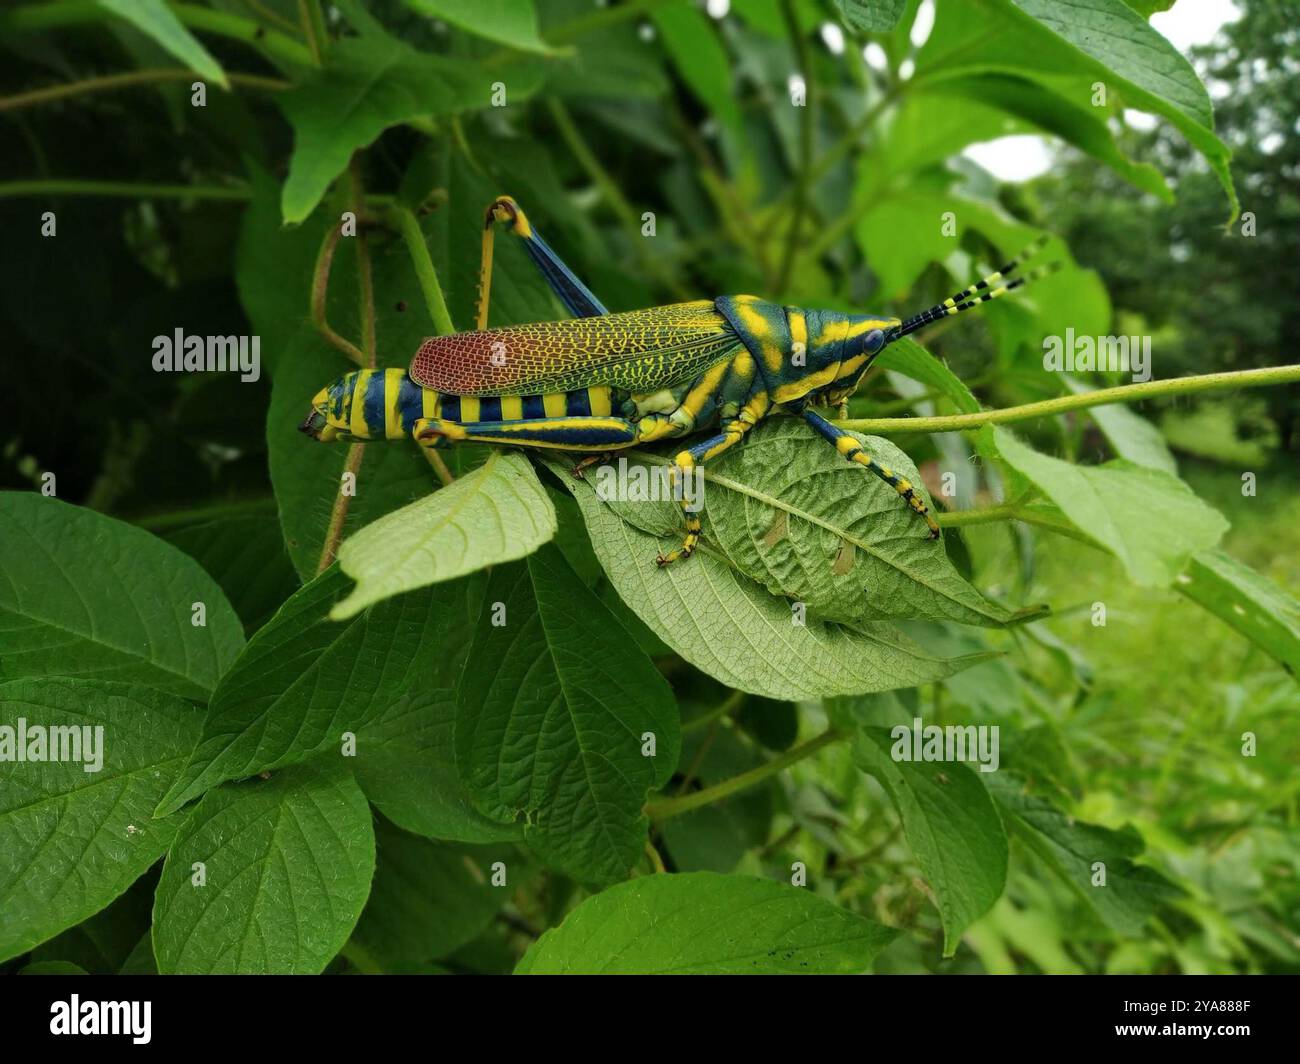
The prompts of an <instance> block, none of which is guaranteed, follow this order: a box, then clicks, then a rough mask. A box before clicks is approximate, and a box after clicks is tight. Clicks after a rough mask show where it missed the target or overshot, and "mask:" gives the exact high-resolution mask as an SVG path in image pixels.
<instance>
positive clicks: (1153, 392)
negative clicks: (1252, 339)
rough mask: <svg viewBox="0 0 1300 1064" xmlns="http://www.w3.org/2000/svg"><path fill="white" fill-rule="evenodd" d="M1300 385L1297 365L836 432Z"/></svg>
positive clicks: (921, 427)
mask: <svg viewBox="0 0 1300 1064" xmlns="http://www.w3.org/2000/svg"><path fill="white" fill-rule="evenodd" d="M1296 381H1300V365H1294V366H1267V367H1265V368H1263V369H1244V370H1235V371H1233V372H1229V373H1203V374H1199V375H1197V376H1193V377H1174V378H1172V379H1170V380H1163V381H1145V382H1143V383H1141V384H1121V385H1119V386H1118V387H1115V388H1100V389H1098V390H1097V391H1095V392H1084V393H1083V394H1081V395H1062V396H1060V397H1058V398H1056V399H1044V400H1042V401H1041V402H1037V403H1025V404H1024V405H1023V406H1010V407H1006V408H1005V409H1003V410H981V411H980V412H979V413H976V414H952V415H948V416H945V417H901V418H856V419H850V420H848V421H840V422H838V423H837V424H838V425H839V426H840V427H841V428H846V429H853V430H854V431H856V432H887V433H888V432H962V431H965V430H966V429H977V428H980V427H981V426H983V425H1003V424H1007V423H1008V422H1012V421H1030V420H1032V419H1034V418H1039V417H1049V416H1051V415H1053V414H1064V413H1066V412H1067V411H1070V410H1083V409H1086V408H1087V407H1090V406H1106V405H1107V404H1109V403H1116V402H1120V403H1135V402H1138V401H1140V400H1143V399H1152V398H1155V397H1156V396H1161V395H1192V394H1195V393H1196V392H1212V391H1218V390H1220V389H1224V388H1260V387H1264V386H1267V385H1271V384H1290V383H1292V382H1296Z"/></svg>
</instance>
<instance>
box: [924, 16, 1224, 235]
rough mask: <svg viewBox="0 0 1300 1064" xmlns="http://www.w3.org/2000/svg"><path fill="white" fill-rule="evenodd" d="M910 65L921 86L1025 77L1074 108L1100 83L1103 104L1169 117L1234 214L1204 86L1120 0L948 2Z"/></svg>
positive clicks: (1087, 99) (1087, 101)
mask: <svg viewBox="0 0 1300 1064" xmlns="http://www.w3.org/2000/svg"><path fill="white" fill-rule="evenodd" d="M990 26H996V27H997V29H996V32H990V31H989V27H990ZM916 68H917V69H916V74H915V79H916V80H917V81H921V80H925V81H929V82H934V81H937V80H947V79H949V78H956V77H960V76H965V75H970V74H976V75H984V74H994V73H996V74H1004V75H1008V76H1010V77H1015V78H1028V79H1031V80H1033V81H1035V82H1037V83H1038V84H1039V85H1041V86H1043V87H1044V88H1046V89H1048V90H1050V91H1051V92H1052V93H1054V94H1055V95H1057V96H1059V97H1062V98H1063V99H1064V100H1065V101H1066V105H1067V106H1069V107H1073V108H1082V107H1087V106H1091V104H1092V99H1093V93H1094V89H1093V86H1094V84H1096V83H1097V82H1101V83H1102V84H1104V85H1105V86H1106V88H1107V91H1108V94H1109V96H1108V99H1107V106H1108V107H1110V108H1117V107H1118V106H1121V105H1122V106H1125V107H1133V108H1137V109H1140V110H1143V111H1149V112H1151V113H1153V114H1158V115H1163V116H1164V117H1165V118H1167V119H1169V121H1170V122H1171V123H1172V124H1173V125H1174V126H1175V128H1177V129H1178V130H1179V132H1181V133H1182V134H1183V136H1185V137H1186V138H1187V139H1188V141H1189V142H1190V143H1191V144H1192V146H1193V147H1194V148H1196V150H1197V151H1199V152H1200V153H1201V154H1202V155H1203V156H1204V157H1205V159H1206V161H1207V162H1208V163H1209V165H1210V168H1211V169H1212V170H1213V171H1214V173H1215V176H1216V177H1217V178H1218V179H1219V182H1220V183H1221V184H1222V186H1223V189H1224V192H1225V193H1226V194H1227V196H1228V199H1229V202H1230V206H1231V212H1232V215H1233V216H1234V217H1235V215H1236V213H1237V208H1238V204H1237V196H1236V192H1235V190H1234V189H1233V184H1232V176H1231V174H1230V173H1229V171H1228V159H1229V156H1230V154H1231V153H1230V152H1229V150H1228V148H1227V146H1226V145H1225V144H1224V143H1223V142H1222V141H1221V140H1219V138H1218V137H1216V136H1215V135H1214V117H1213V108H1212V106H1211V104H1210V98H1209V95H1208V93H1207V92H1206V90H1205V87H1204V86H1203V85H1202V84H1201V83H1200V81H1199V80H1198V79H1197V77H1196V73H1195V71H1194V70H1193V69H1192V67H1191V64H1190V63H1188V62H1187V60H1186V59H1184V58H1183V57H1182V56H1181V55H1180V54H1179V53H1178V51H1177V49H1175V48H1174V46H1173V45H1171V44H1170V43H1169V42H1168V41H1167V40H1165V38H1163V37H1162V36H1160V34H1159V33H1157V32H1156V31H1155V30H1154V29H1152V28H1151V27H1150V26H1149V25H1147V23H1146V22H1145V21H1144V20H1143V19H1142V17H1141V16H1140V15H1138V14H1137V13H1135V12H1134V11H1132V10H1131V9H1130V8H1128V7H1127V6H1126V5H1125V4H1124V3H1123V2H1122V0H971V2H970V3H965V4H944V5H941V6H940V8H939V11H938V16H937V18H936V20H935V26H934V30H933V31H932V32H931V34H930V37H929V39H928V40H927V41H926V43H925V45H924V46H923V47H922V48H921V50H920V52H919V54H918V55H917V60H916ZM1126 176H1128V175H1126Z"/></svg>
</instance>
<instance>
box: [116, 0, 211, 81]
mask: <svg viewBox="0 0 1300 1064" xmlns="http://www.w3.org/2000/svg"><path fill="white" fill-rule="evenodd" d="M95 3H96V4H98V5H99V6H100V7H102V8H103V9H104V10H105V11H108V12H111V13H112V14H113V15H115V16H117V17H118V18H120V19H124V20H125V21H127V22H129V23H131V25H133V26H134V27H135V28H136V29H138V30H139V31H140V32H141V33H143V34H145V36H147V37H149V38H150V39H152V40H154V41H156V42H157V43H158V44H159V45H161V46H162V47H163V48H165V49H166V50H167V51H168V52H170V53H171V54H172V55H174V56H175V57H176V58H177V59H179V60H180V61H181V62H182V63H184V64H185V65H186V66H187V67H189V68H190V69H191V70H193V71H194V72H195V73H196V74H198V75H199V76H201V77H203V78H206V79H207V80H209V81H215V82H216V83H217V84H218V85H220V86H221V87H222V88H223V89H228V88H229V87H230V83H229V82H228V81H227V80H226V72H225V71H224V70H222V69H221V64H220V63H218V62H217V61H216V60H215V59H213V58H212V54H211V53H210V52H209V51H208V50H207V49H206V48H204V47H203V45H202V44H201V43H199V39H198V38H197V37H195V36H194V34H192V33H190V31H189V30H187V29H186V28H185V26H184V24H183V23H182V22H181V20H180V19H178V18H177V17H176V14H175V12H173V11H172V9H171V8H169V7H168V6H167V5H166V4H165V3H164V2H163V0H95Z"/></svg>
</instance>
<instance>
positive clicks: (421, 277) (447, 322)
mask: <svg viewBox="0 0 1300 1064" xmlns="http://www.w3.org/2000/svg"><path fill="white" fill-rule="evenodd" d="M392 214H393V216H394V217H395V218H396V220H397V227H398V229H400V230H401V233H402V239H403V240H405V241H406V250H407V253H408V254H409V255H410V256H411V265H412V266H413V267H414V268H415V276H416V279H417V280H418V281H419V282H420V291H422V292H423V293H424V304H425V306H426V307H428V308H429V318H430V320H431V321H432V322H433V329H434V333H435V334H436V335H437V336H450V335H451V334H452V333H454V332H455V331H456V326H455V325H453V324H452V321H451V314H450V313H449V312H448V311H447V301H446V300H445V299H444V298H443V296H442V285H440V284H439V283H438V271H437V270H435V269H434V268H433V259H432V258H430V257H429V248H428V245H427V244H425V242H424V234H423V233H422V232H420V223H419V221H418V220H417V219H416V217H415V214H414V212H413V211H411V210H410V208H408V207H394V208H393V211H392Z"/></svg>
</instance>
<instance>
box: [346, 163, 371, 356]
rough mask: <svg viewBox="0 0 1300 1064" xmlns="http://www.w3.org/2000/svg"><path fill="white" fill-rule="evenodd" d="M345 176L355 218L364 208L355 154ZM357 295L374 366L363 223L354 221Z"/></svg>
mask: <svg viewBox="0 0 1300 1064" xmlns="http://www.w3.org/2000/svg"><path fill="white" fill-rule="evenodd" d="M348 178H349V181H350V183H351V186H352V188H351V191H352V213H353V214H354V215H356V217H357V218H358V219H360V218H361V216H362V215H363V214H364V213H365V210H366V190H365V187H364V186H363V185H362V183H361V162H360V159H359V157H358V156H357V155H353V156H352V161H351V162H350V163H349V164H348ZM356 242H357V297H358V307H357V309H358V311H359V313H360V316H361V349H362V350H363V351H364V352H365V356H366V365H367V366H370V367H372V368H373V367H374V364H375V358H376V354H377V350H378V348H377V345H376V343H375V285H374V279H373V277H372V276H371V274H370V248H369V246H368V245H367V244H366V230H365V226H363V225H361V224H360V223H359V222H358V224H357V235H356Z"/></svg>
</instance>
